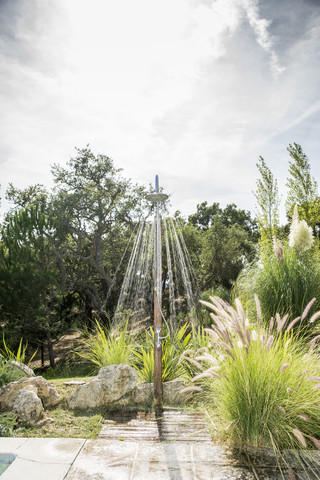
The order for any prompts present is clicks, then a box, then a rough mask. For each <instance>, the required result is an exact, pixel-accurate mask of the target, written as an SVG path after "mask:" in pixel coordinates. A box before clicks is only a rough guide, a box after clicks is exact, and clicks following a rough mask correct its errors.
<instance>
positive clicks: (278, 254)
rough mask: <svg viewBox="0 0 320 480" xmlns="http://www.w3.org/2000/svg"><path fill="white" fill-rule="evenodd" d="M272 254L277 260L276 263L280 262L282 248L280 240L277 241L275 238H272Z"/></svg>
mask: <svg viewBox="0 0 320 480" xmlns="http://www.w3.org/2000/svg"><path fill="white" fill-rule="evenodd" d="M273 252H274V254H275V257H276V258H277V259H278V261H279V262H281V260H282V254H283V246H282V244H281V242H280V240H278V239H277V237H273Z"/></svg>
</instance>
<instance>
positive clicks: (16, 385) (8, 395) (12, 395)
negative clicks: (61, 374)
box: [0, 377, 62, 412]
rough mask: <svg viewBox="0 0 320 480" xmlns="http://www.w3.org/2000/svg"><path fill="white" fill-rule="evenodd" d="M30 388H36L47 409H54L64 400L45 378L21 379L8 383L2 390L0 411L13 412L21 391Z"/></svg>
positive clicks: (0, 391) (0, 389) (0, 392)
mask: <svg viewBox="0 0 320 480" xmlns="http://www.w3.org/2000/svg"><path fill="white" fill-rule="evenodd" d="M29 386H31V387H34V388H35V391H36V394H37V396H38V397H39V398H40V399H41V400H42V403H43V406H44V407H45V408H51V407H54V406H55V405H57V404H58V403H59V402H60V401H61V400H62V397H61V396H60V395H59V393H58V391H57V389H56V388H55V387H54V386H53V385H51V383H49V382H48V381H47V380H46V379H45V378H43V377H30V378H21V379H20V380H18V381H17V382H11V383H8V385H5V386H4V387H2V388H0V411H2V412H7V411H10V410H12V408H13V405H14V402H15V400H16V397H17V395H18V393H19V392H20V390H22V389H25V388H26V387H29Z"/></svg>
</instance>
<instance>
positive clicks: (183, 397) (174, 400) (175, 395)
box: [163, 379, 188, 405]
mask: <svg viewBox="0 0 320 480" xmlns="http://www.w3.org/2000/svg"><path fill="white" fill-rule="evenodd" d="M184 386H185V385H184V384H183V382H182V381H181V380H179V379H175V380H171V381H170V382H165V383H164V384H163V403H164V404H165V405H181V404H183V403H186V401H187V397H188V395H187V394H183V393H180V390H182V389H183V388H184Z"/></svg>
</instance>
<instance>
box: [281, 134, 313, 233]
mask: <svg viewBox="0 0 320 480" xmlns="http://www.w3.org/2000/svg"><path fill="white" fill-rule="evenodd" d="M287 150H288V152H289V155H290V157H291V161H289V175H290V176H289V178H288V179H287V184H286V185H287V187H288V196H287V200H286V202H285V207H286V212H287V217H288V219H291V218H292V214H293V209H294V206H295V205H298V212H299V217H300V219H301V220H305V221H306V222H307V223H308V225H310V226H311V227H312V228H313V230H314V232H315V233H318V232H319V227H320V198H319V194H318V184H317V182H316V180H315V179H314V177H312V176H311V172H310V170H311V168H310V163H309V159H308V157H307V155H306V154H305V153H304V151H303V150H302V148H301V146H300V145H298V144H297V143H294V144H293V145H289V147H288V148H287Z"/></svg>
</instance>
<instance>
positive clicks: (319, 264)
mask: <svg viewBox="0 0 320 480" xmlns="http://www.w3.org/2000/svg"><path fill="white" fill-rule="evenodd" d="M233 294H234V297H239V298H240V300H241V301H242V302H243V304H244V305H245V307H246V309H247V310H248V313H249V315H250V316H251V317H252V316H253V315H254V312H255V300H254V295H255V294H256V295H257V296H258V298H259V301H260V304H261V310H262V315H263V318H264V319H265V321H266V323H267V322H269V320H270V318H271V317H275V316H276V313H279V314H280V315H281V316H283V315H285V314H289V316H290V318H291V320H293V319H294V318H296V317H299V316H300V317H301V316H302V312H303V310H304V309H305V307H306V306H307V304H308V303H309V302H310V301H311V300H312V299H313V298H315V299H316V301H315V303H314V305H313V307H312V308H313V311H315V310H319V308H320V257H319V251H315V250H312V251H311V250H308V251H303V252H299V251H297V250H296V249H294V248H290V247H287V248H284V249H283V251H282V253H281V256H280V257H278V256H277V255H276V254H275V253H273V254H271V255H270V256H268V257H266V258H264V260H263V262H262V263H256V264H255V265H253V266H252V267H250V268H248V269H247V270H245V271H243V272H242V274H241V275H240V276H239V278H238V280H237V282H236V286H235V289H234V292H233ZM315 326H316V324H315V323H312V324H310V323H307V322H304V323H301V322H300V323H298V325H297V327H296V328H299V330H300V333H303V335H307V336H308V335H312V333H313V332H314V331H315Z"/></svg>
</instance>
